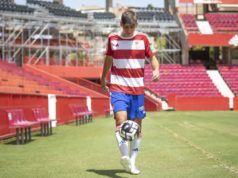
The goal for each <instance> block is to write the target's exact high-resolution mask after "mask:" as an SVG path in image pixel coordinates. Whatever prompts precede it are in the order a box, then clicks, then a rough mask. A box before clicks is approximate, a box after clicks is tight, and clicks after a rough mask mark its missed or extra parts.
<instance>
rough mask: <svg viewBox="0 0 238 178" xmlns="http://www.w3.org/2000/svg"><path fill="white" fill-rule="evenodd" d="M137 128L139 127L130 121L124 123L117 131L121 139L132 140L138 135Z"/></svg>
mask: <svg viewBox="0 0 238 178" xmlns="http://www.w3.org/2000/svg"><path fill="white" fill-rule="evenodd" d="M139 127H140V126H139V125H138V124H137V123H136V122H134V121H132V120H126V121H124V122H123V123H122V124H121V126H120V130H119V133H120V136H121V138H122V139H123V140H126V141H132V140H134V139H135V138H136V137H137V136H138V134H139V130H140V128H139Z"/></svg>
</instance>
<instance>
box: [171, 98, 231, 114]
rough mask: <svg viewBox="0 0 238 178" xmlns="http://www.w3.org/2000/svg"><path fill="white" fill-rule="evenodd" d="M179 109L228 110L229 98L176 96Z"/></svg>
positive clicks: (176, 105) (176, 104)
mask: <svg viewBox="0 0 238 178" xmlns="http://www.w3.org/2000/svg"><path fill="white" fill-rule="evenodd" d="M175 109H176V110H177V111H228V110H230V108H229V98H227V97H220V96H218V97H205V96H204V97H185V96H184V97H182V96H177V97H175Z"/></svg>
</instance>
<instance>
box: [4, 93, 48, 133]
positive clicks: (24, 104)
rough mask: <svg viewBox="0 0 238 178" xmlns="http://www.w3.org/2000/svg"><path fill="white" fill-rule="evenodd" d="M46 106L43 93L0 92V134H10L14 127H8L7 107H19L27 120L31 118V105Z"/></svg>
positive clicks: (46, 102)
mask: <svg viewBox="0 0 238 178" xmlns="http://www.w3.org/2000/svg"><path fill="white" fill-rule="evenodd" d="M39 106H42V107H45V108H47V107H48V98H47V96H45V95H24V94H3V93H1V94H0V136H2V135H11V134H14V133H15V129H10V128H9V124H8V119H7V113H6V110H7V109H14V108H21V109H23V111H24V115H25V117H26V118H27V120H29V121H32V120H33V113H32V111H31V109H32V108H33V107H39Z"/></svg>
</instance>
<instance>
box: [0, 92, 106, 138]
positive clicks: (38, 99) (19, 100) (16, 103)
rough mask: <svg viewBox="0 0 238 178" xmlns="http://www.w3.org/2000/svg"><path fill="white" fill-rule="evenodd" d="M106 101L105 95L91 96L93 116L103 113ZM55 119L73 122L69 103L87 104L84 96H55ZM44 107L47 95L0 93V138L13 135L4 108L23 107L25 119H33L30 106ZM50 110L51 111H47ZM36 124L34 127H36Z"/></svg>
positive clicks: (63, 122) (59, 122)
mask: <svg viewBox="0 0 238 178" xmlns="http://www.w3.org/2000/svg"><path fill="white" fill-rule="evenodd" d="M106 103H108V108H109V99H108V98H106V97H102V98H100V97H92V98H91V108H92V111H93V112H95V114H94V117H95V116H99V115H105V113H104V105H103V104H106ZM55 104H56V120H57V125H61V124H66V123H69V122H74V121H75V120H74V118H73V116H72V113H71V110H70V107H69V106H70V105H71V104H79V105H83V106H87V98H86V97H71V96H56V103H55ZM34 107H44V108H47V109H48V95H23V94H0V138H3V137H2V136H4V135H5V136H6V137H8V136H13V135H14V134H15V129H10V128H9V121H8V119H7V113H6V109H14V108H20V109H23V111H24V115H25V117H26V119H27V120H29V121H33V120H34V116H33V112H32V108H34ZM49 112H51V111H49ZM38 128H39V126H36V127H35V129H38Z"/></svg>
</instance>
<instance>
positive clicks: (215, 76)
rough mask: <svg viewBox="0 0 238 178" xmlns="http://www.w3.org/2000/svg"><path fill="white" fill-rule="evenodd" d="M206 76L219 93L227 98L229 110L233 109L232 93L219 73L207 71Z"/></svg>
mask: <svg viewBox="0 0 238 178" xmlns="http://www.w3.org/2000/svg"><path fill="white" fill-rule="evenodd" d="M207 74H208V75H209V77H210V78H211V80H212V82H213V83H214V85H215V86H216V87H217V89H218V90H219V91H220V93H221V94H222V96H224V97H228V98H229V106H230V108H233V98H234V93H233V92H232V91H231V89H230V88H229V86H228V85H227V84H226V82H225V81H224V79H223V78H222V76H221V75H220V73H219V72H218V71H217V70H208V71H207Z"/></svg>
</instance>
